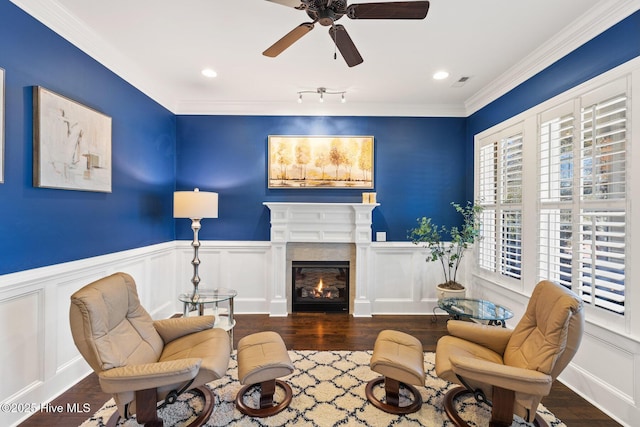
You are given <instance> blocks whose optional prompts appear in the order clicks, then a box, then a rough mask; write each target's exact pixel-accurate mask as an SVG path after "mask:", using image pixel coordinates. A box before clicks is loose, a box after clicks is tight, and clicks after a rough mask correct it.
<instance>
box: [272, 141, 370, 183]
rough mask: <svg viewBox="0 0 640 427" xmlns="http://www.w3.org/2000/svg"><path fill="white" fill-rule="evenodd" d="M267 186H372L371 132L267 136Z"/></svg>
mask: <svg viewBox="0 0 640 427" xmlns="http://www.w3.org/2000/svg"><path fill="white" fill-rule="evenodd" d="M268 158H269V165H268V169H269V177H268V181H269V188H362V189H372V188H373V177H374V173H373V166H374V146H373V137H372V136H279V135H271V136H269V143H268Z"/></svg>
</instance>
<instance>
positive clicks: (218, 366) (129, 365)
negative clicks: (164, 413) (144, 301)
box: [69, 273, 231, 427]
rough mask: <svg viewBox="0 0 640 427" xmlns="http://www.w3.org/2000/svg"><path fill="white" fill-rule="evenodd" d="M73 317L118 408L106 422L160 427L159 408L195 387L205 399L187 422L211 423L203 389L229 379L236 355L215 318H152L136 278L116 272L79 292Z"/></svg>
mask: <svg viewBox="0 0 640 427" xmlns="http://www.w3.org/2000/svg"><path fill="white" fill-rule="evenodd" d="M69 318H70V323H71V333H72V335H73V340H74V342H75V344H76V346H77V347H78V350H80V353H81V354H82V356H83V357H84V358H85V359H86V360H87V362H88V363H89V365H91V367H92V368H93V370H94V371H95V372H96V374H97V375H98V378H99V381H100V386H101V388H102V390H103V391H104V392H105V393H111V394H112V395H113V398H114V400H115V402H116V405H117V407H118V411H116V413H115V414H114V416H113V417H111V419H110V420H109V425H115V424H116V423H117V421H118V418H119V416H122V417H124V418H129V417H131V416H132V415H133V414H136V420H137V422H138V423H140V424H144V425H145V426H148V427H161V426H162V425H163V422H162V420H161V419H160V418H159V417H158V414H157V404H158V403H159V402H161V404H167V403H173V402H174V401H175V400H176V398H177V396H178V395H179V394H180V393H182V392H184V391H187V390H190V389H192V391H195V392H197V393H199V394H201V395H202V396H203V397H204V400H205V405H204V409H203V411H202V412H201V413H200V415H199V416H198V417H197V419H196V420H194V421H193V422H192V423H191V424H190V425H191V426H199V425H202V424H204V423H205V422H206V421H207V419H208V418H209V416H210V415H211V411H212V409H213V401H214V399H213V394H212V392H211V390H210V389H209V388H208V387H207V386H205V385H204V384H206V383H208V382H210V381H214V380H217V379H219V378H221V377H223V376H224V375H225V374H226V371H227V367H228V365H229V357H230V353H231V344H230V342H229V335H228V334H227V333H226V332H225V331H224V330H222V329H218V328H213V322H214V317H213V316H201V317H189V318H172V319H164V320H156V321H154V320H153V319H151V316H149V313H147V311H146V310H145V309H144V308H143V307H142V306H141V305H140V300H139V299H138V293H137V291H136V285H135V282H134V280H133V278H132V277H131V276H129V275H128V274H125V273H116V274H113V275H111V276H108V277H105V278H103V279H100V280H97V281H95V282H93V283H90V284H88V285H86V286H85V287H83V288H82V289H80V290H78V291H77V292H75V293H74V294H73V295H72V296H71V308H70V311H69ZM112 423H113V424H112Z"/></svg>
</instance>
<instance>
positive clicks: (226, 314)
mask: <svg viewBox="0 0 640 427" xmlns="http://www.w3.org/2000/svg"><path fill="white" fill-rule="evenodd" d="M198 294H199V295H198V298H197V300H195V301H194V300H193V295H192V294H191V293H184V294H180V295H179V296H178V299H179V300H180V301H181V302H182V304H183V312H182V313H183V315H184V317H188V316H189V313H190V312H192V311H196V310H197V311H198V315H200V316H202V315H204V314H205V305H207V304H209V305H211V306H212V307H211V308H212V313H211V314H213V315H214V316H215V317H216V319H215V323H214V324H213V327H214V328H221V329H224V330H225V331H227V333H228V334H229V337H230V339H231V349H233V328H234V326H236V321H235V320H234V319H233V299H234V298H235V296H236V295H238V292H237V291H235V290H234V289H226V288H216V289H200V290H199V291H198ZM207 314H208V313H207Z"/></svg>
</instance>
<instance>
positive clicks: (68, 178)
mask: <svg viewBox="0 0 640 427" xmlns="http://www.w3.org/2000/svg"><path fill="white" fill-rule="evenodd" d="M111 167H112V164H111V117H109V116H106V115H104V114H102V113H100V112H99V111H96V110H94V109H92V108H89V107H87V106H85V105H82V104H80V103H78V102H76V101H73V100H71V99H69V98H66V97H64V96H62V95H59V94H57V93H55V92H52V91H50V90H47V89H45V88H43V87H40V86H35V87H34V90H33V185H34V186H35V187H44V188H58V189H64V190H80V191H96V192H105V193H110V192H111Z"/></svg>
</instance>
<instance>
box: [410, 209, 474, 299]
mask: <svg viewBox="0 0 640 427" xmlns="http://www.w3.org/2000/svg"><path fill="white" fill-rule="evenodd" d="M451 206H453V207H454V208H455V210H456V212H458V213H459V214H460V215H462V218H463V221H462V226H461V227H451V229H447V228H446V227H444V226H438V225H436V224H433V222H432V221H431V218H427V217H422V218H418V220H417V221H418V226H417V227H415V228H412V229H411V230H409V235H408V238H409V239H410V240H411V241H412V242H413V243H414V244H416V245H422V246H423V247H425V248H428V249H429V251H430V252H431V256H430V257H429V258H427V259H426V260H427V262H429V261H440V264H441V265H442V271H443V273H444V279H445V281H444V283H442V284H441V285H439V286H440V287H443V288H447V289H464V286H462V285H461V284H460V283H458V282H457V281H456V275H457V273H458V268H459V267H460V262H461V261H462V257H463V255H464V252H465V251H466V250H467V249H468V248H469V246H471V245H472V244H473V243H475V242H476V241H478V240H480V214H481V213H482V207H481V206H479V205H476V204H473V203H471V202H467V204H466V206H461V205H459V204H457V203H454V202H452V203H451ZM447 237H448V238H449V239H448V240H444V239H446V238H447Z"/></svg>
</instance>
